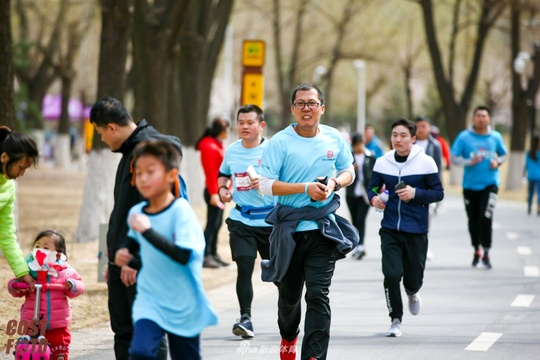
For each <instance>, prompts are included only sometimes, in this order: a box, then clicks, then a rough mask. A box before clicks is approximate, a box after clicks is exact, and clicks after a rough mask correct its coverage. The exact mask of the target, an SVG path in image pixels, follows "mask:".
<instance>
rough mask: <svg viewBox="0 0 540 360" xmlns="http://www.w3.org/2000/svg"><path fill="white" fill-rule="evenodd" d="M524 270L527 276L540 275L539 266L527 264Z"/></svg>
mask: <svg viewBox="0 0 540 360" xmlns="http://www.w3.org/2000/svg"><path fill="white" fill-rule="evenodd" d="M523 271H524V272H525V276H526V277H540V268H539V267H538V266H525V267H524V268H523Z"/></svg>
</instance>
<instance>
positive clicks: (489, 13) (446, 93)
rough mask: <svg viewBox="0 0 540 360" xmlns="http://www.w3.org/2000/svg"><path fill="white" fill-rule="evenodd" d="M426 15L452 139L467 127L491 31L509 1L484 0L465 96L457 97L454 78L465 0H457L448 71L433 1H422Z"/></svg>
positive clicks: (440, 92) (437, 80)
mask: <svg viewBox="0 0 540 360" xmlns="http://www.w3.org/2000/svg"><path fill="white" fill-rule="evenodd" d="M418 3H419V4H420V6H421V8H422V14H423V17H424V29H425V34H426V39H427V46H428V49H429V54H430V57H431V63H432V67H433V73H434V76H435V83H436V86H437V90H438V92H439V95H440V96H441V100H442V103H443V111H444V114H445V116H446V125H447V130H448V135H449V137H450V140H451V141H453V140H454V138H455V137H456V136H457V134H458V133H459V132H460V131H461V130H463V129H464V128H465V126H466V122H467V121H466V120H467V118H466V117H467V112H468V110H469V108H470V106H471V103H472V100H473V95H474V92H475V89H476V85H477V81H478V77H479V74H480V64H481V60H482V55H483V52H484V46H485V44H486V40H487V37H488V34H489V31H490V30H491V28H492V27H493V25H494V24H495V22H496V20H497V19H498V17H499V16H500V15H501V13H502V12H503V10H504V9H505V6H506V3H507V0H482V1H481V2H480V3H481V6H480V14H479V16H478V19H477V21H476V38H475V41H474V43H473V44H472V45H470V48H472V49H474V51H473V56H472V60H471V62H470V67H469V70H468V73H467V76H466V77H465V87H464V89H463V92H462V93H461V96H460V97H459V98H456V95H457V87H456V84H455V79H454V67H455V65H456V64H455V47H456V43H457V40H458V34H459V31H458V29H459V28H460V23H459V14H460V6H461V0H455V3H454V12H453V14H454V16H453V25H452V29H453V30H452V33H451V40H450V46H449V60H448V67H447V69H448V70H445V67H444V64H443V56H442V54H441V49H440V48H441V46H440V43H439V40H438V36H437V30H436V28H435V21H434V11H433V3H432V1H431V0H418Z"/></svg>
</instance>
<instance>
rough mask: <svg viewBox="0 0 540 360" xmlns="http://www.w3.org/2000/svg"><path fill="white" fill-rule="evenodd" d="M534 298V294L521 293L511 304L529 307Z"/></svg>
mask: <svg viewBox="0 0 540 360" xmlns="http://www.w3.org/2000/svg"><path fill="white" fill-rule="evenodd" d="M533 300H534V295H525V294H519V295H518V296H516V298H515V299H514V301H513V302H512V305H510V306H515V307H529V306H531V303H532V301H533Z"/></svg>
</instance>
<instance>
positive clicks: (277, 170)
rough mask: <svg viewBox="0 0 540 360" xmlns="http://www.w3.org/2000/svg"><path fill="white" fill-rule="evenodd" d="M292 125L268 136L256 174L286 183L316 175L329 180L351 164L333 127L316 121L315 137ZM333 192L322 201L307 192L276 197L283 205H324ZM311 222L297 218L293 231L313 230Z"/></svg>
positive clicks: (346, 148)
mask: <svg viewBox="0 0 540 360" xmlns="http://www.w3.org/2000/svg"><path fill="white" fill-rule="evenodd" d="M294 126H296V124H293V125H290V126H288V127H286V128H285V129H283V130H281V131H280V132H278V133H277V134H276V135H274V136H273V137H272V139H270V141H269V142H268V145H267V147H266V149H265V151H264V154H263V162H262V166H261V168H260V169H259V171H260V174H261V175H263V176H265V177H267V178H270V179H276V180H279V181H283V182H287V183H305V182H315V181H317V177H325V176H328V178H329V179H331V178H333V177H335V176H336V173H339V172H341V171H343V170H345V169H347V168H349V167H350V166H351V165H352V162H353V157H352V152H351V149H350V146H349V145H348V144H347V143H346V141H345V140H344V139H343V136H342V135H341V133H340V132H339V131H338V130H337V129H334V128H333V127H330V126H327V125H322V124H319V133H318V134H317V136H314V137H311V138H307V137H303V136H300V135H298V134H297V133H296V131H294V128H293V127H294ZM333 197H334V194H331V195H330V196H329V197H328V199H327V200H326V201H324V202H321V201H316V202H311V199H310V198H309V196H308V195H307V194H304V193H302V194H293V195H287V196H279V197H278V202H279V203H280V204H283V205H287V206H292V207H295V208H301V207H305V206H313V207H315V208H318V207H321V206H324V205H326V204H327V203H328V202H329V201H330V200H331V199H332V198H333ZM317 228H318V225H317V223H316V222H315V221H300V223H299V224H298V227H297V228H296V231H307V230H314V229H317Z"/></svg>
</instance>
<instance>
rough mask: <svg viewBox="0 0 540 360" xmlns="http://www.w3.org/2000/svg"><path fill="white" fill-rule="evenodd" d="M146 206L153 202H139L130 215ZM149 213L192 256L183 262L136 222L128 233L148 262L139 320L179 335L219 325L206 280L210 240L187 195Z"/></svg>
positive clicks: (140, 282) (138, 300)
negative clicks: (204, 264)
mask: <svg viewBox="0 0 540 360" xmlns="http://www.w3.org/2000/svg"><path fill="white" fill-rule="evenodd" d="M145 206H147V202H141V203H139V204H137V205H135V206H133V207H132V208H131V210H130V212H129V215H131V214H143V213H144V211H143V208H144V207H145ZM145 215H146V216H148V218H149V219H150V222H151V224H152V229H153V230H155V231H157V232H158V233H160V234H161V235H163V236H164V237H166V238H167V239H170V240H171V241H174V243H175V244H176V245H178V246H179V247H181V248H184V249H189V250H191V256H190V259H189V262H188V263H187V264H186V265H182V264H180V263H178V262H176V261H174V260H172V259H171V258H170V257H169V256H167V255H165V254H164V253H162V252H161V251H159V250H158V249H157V248H156V247H154V246H153V245H152V244H150V243H149V242H148V241H147V240H146V239H145V237H144V236H142V234H141V233H139V232H136V231H134V230H133V229H131V227H130V229H129V232H128V236H129V237H132V238H134V239H135V240H136V241H137V242H138V243H139V245H140V254H141V261H142V263H143V266H142V268H141V269H140V270H139V273H138V275H137V295H136V297H135V302H134V304H133V323H135V322H137V321H138V320H141V319H148V320H152V321H154V322H155V323H156V324H158V325H159V326H160V327H161V328H162V329H164V330H165V331H167V332H170V333H173V334H175V335H178V336H183V337H194V336H197V335H199V334H200V333H201V332H202V330H203V329H204V328H205V327H207V326H209V325H215V324H217V316H216V314H215V312H214V309H213V307H212V304H211V303H210V301H209V300H208V298H207V297H206V293H205V291H204V287H203V283H202V280H201V268H202V262H203V256H204V248H205V241H204V234H203V232H202V229H201V225H200V222H199V219H198V218H197V216H196V215H195V212H194V211H193V209H192V208H191V206H190V205H189V203H188V202H187V200H186V199H184V198H179V199H176V200H175V201H173V202H172V203H171V205H169V207H168V208H166V209H164V210H163V211H161V212H160V213H157V214H145ZM128 226H129V223H128Z"/></svg>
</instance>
